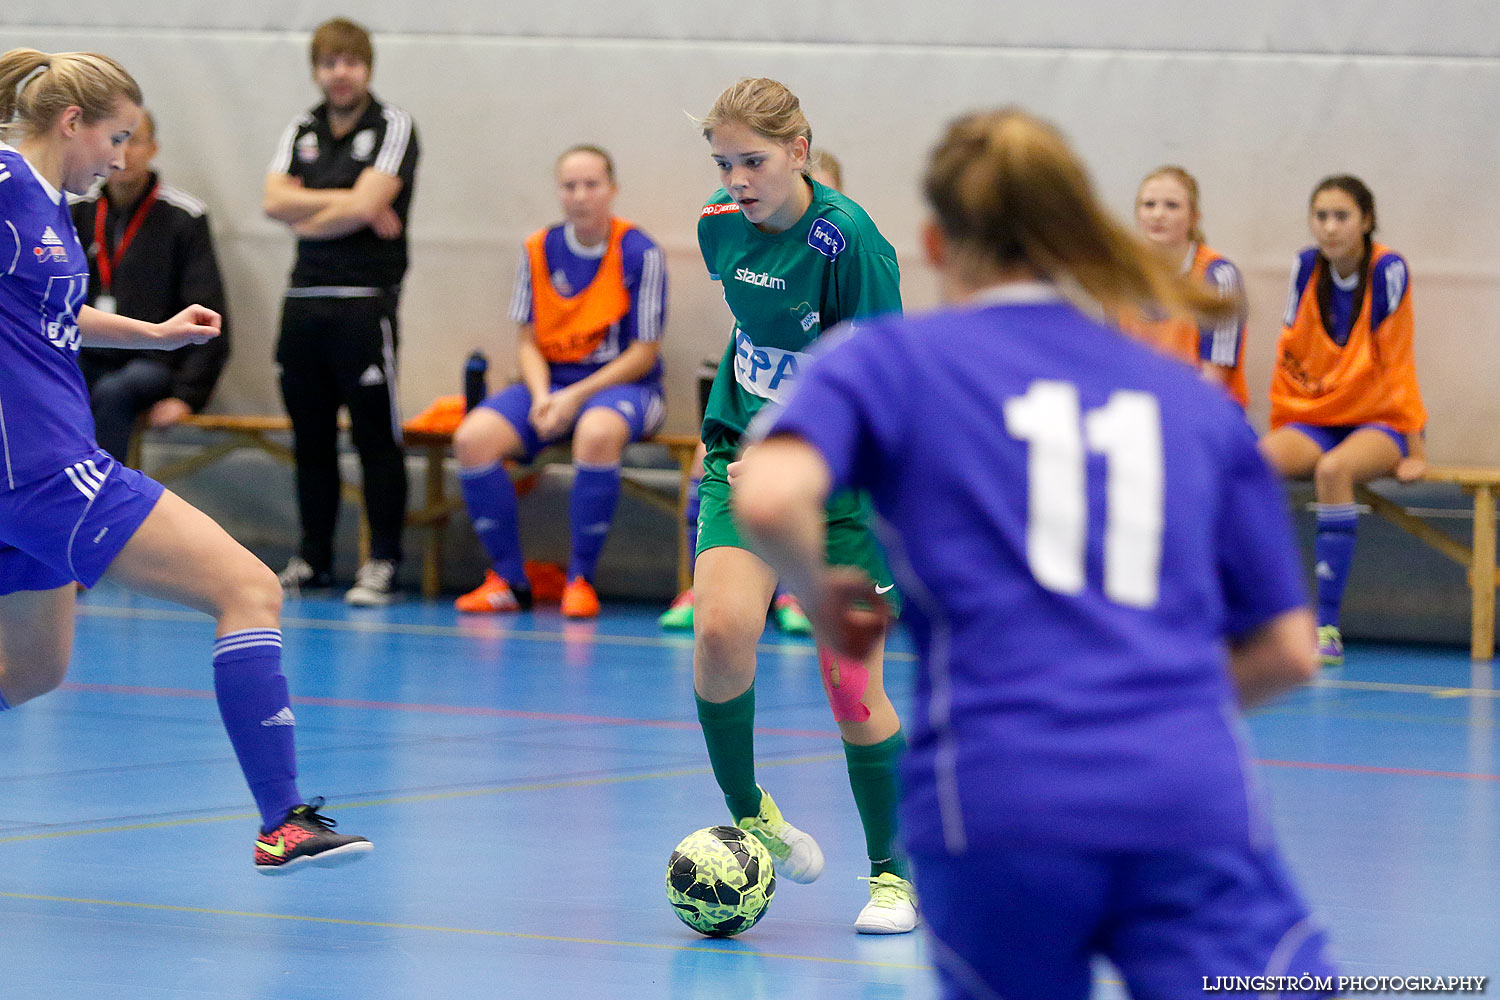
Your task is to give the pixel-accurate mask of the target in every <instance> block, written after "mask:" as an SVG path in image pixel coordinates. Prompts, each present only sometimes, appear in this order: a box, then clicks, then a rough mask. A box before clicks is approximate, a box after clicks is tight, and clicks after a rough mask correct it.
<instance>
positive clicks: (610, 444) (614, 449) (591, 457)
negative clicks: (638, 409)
mask: <svg viewBox="0 0 1500 1000" xmlns="http://www.w3.org/2000/svg"><path fill="white" fill-rule="evenodd" d="M629 440H630V428H629V427H628V426H626V425H625V422H624V421H623V420H621V419H620V418H619V416H618V415H616V414H615V413H614V411H612V410H606V409H593V410H588V411H587V412H585V413H584V415H583V417H582V418H581V419H579V421H578V426H577V428H575V429H574V431H573V458H574V459H575V460H576V461H579V462H584V463H586V464H588V465H618V464H620V456H621V455H622V454H624V452H625V445H626V444H627V443H629Z"/></svg>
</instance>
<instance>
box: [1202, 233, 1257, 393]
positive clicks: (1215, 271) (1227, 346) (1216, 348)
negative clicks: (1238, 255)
mask: <svg viewBox="0 0 1500 1000" xmlns="http://www.w3.org/2000/svg"><path fill="white" fill-rule="evenodd" d="M1203 277H1204V279H1205V280H1206V281H1207V282H1208V285H1209V287H1210V288H1212V289H1213V290H1214V291H1215V292H1217V293H1218V294H1219V297H1220V298H1225V299H1238V298H1242V297H1243V296H1244V294H1245V292H1244V283H1243V282H1242V281H1241V279H1240V269H1239V268H1237V267H1235V266H1234V265H1233V264H1231V263H1230V262H1229V261H1227V260H1225V259H1224V258H1222V257H1220V258H1219V259H1218V260H1216V261H1214V262H1213V263H1212V264H1210V265H1208V269H1207V270H1206V271H1205V272H1204V274H1203ZM1244 337H1245V317H1244V315H1243V314H1242V313H1241V314H1237V315H1234V316H1231V317H1229V318H1227V319H1224V320H1221V321H1220V322H1219V323H1218V324H1217V325H1214V326H1205V327H1201V328H1200V329H1199V350H1198V357H1199V358H1201V359H1202V360H1204V361H1207V362H1208V363H1209V364H1214V365H1221V366H1223V367H1225V368H1233V367H1234V366H1235V365H1237V364H1239V360H1240V343H1241V342H1242V341H1243V340H1244Z"/></svg>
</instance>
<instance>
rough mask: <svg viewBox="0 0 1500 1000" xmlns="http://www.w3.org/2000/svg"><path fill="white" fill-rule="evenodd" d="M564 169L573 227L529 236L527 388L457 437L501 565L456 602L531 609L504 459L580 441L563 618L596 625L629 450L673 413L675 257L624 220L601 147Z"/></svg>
mask: <svg viewBox="0 0 1500 1000" xmlns="http://www.w3.org/2000/svg"><path fill="white" fill-rule="evenodd" d="M556 172H557V199H558V202H559V204H560V205H561V206H562V211H563V221H562V222H561V223H559V224H558V225H555V226H550V227H548V228H546V229H539V230H537V231H536V232H535V233H532V234H531V236H530V237H528V238H527V240H526V245H525V247H524V249H523V251H522V254H521V265H520V267H519V268H518V269H517V273H516V286H515V292H514V294H513V295H512V296H511V307H510V315H511V319H513V320H515V321H516V323H517V324H519V330H518V332H517V338H516V339H517V341H518V346H517V354H518V363H519V367H520V370H521V381H520V383H518V384H516V385H512V386H510V387H508V388H506V389H502V390H501V391H500V392H497V393H495V394H494V395H492V396H490V397H489V398H488V399H486V400H485V401H484V402H483V403H482V404H480V405H479V406H476V407H475V408H474V409H473V410H471V411H470V412H469V414H468V415H467V416H466V417H464V420H463V423H461V424H460V425H459V427H458V431H457V433H455V434H454V436H453V451H454V454H455V455H457V456H458V462H459V466H460V472H459V476H460V482H461V484H462V486H463V494H464V502H465V503H466V504H467V505H468V508H469V516H470V517H471V518H472V519H473V521H474V531H475V533H476V534H478V535H479V539H480V541H481V542H483V543H484V548H485V551H486V552H487V553H489V557H490V561H491V569H490V570H489V572H487V573H486V574H485V578H484V582H483V583H481V584H480V585H479V587H478V589H476V590H474V591H472V592H470V593H467V594H465V595H463V596H462V597H460V598H459V599H458V600H457V601H456V602H455V606H456V607H457V608H458V610H460V611H466V612H472V613H480V614H483V613H493V612H497V611H517V610H524V609H526V608H529V607H530V606H531V600H532V597H531V588H530V585H529V584H528V583H527V581H526V574H525V572H524V563H523V560H522V558H521V533H520V526H519V522H518V519H517V511H516V489H515V487H514V486H513V485H512V484H511V480H510V475H509V473H508V472H507V471H506V468H505V462H506V460H507V459H522V460H529V459H531V458H532V457H534V456H535V455H536V454H537V452H539V451H541V450H542V448H543V447H545V446H546V445H548V444H551V443H552V442H554V441H559V440H562V439H564V438H566V437H568V436H570V435H571V436H572V440H573V468H574V473H575V475H574V479H573V490H572V494H571V499H570V504H569V509H568V518H569V522H570V524H571V528H572V553H571V555H570V557H569V560H568V571H567V578H568V579H567V584H566V585H565V586H564V588H563V595H562V613H563V614H564V615H565V616H567V617H569V618H593V617H595V616H597V615H598V614H599V597H598V595H597V594H596V593H595V591H594V585H593V579H594V568H595V567H596V566H597V565H598V563H599V553H600V552H601V551H602V550H603V548H604V539H605V537H606V535H607V534H608V533H609V527H610V522H611V521H612V520H613V519H614V515H615V505H616V504H617V503H618V502H619V499H620V455H621V453H622V452H623V451H624V450H625V446H626V445H627V444H629V443H630V442H631V441H639V440H641V439H642V438H646V437H650V436H651V435H652V434H655V433H656V432H657V430H659V429H660V428H661V424H662V421H663V419H665V417H666V409H665V406H664V404H663V400H662V389H661V375H662V366H661V337H662V327H663V324H664V323H665V322H666V313H667V269H666V261H665V257H664V255H663V254H662V252H661V249H660V248H659V247H657V245H656V243H655V242H654V241H653V240H652V239H651V238H650V237H649V236H647V235H646V234H645V233H644V232H642V231H641V230H640V228H639V227H637V226H636V225H635V224H634V223H632V222H627V221H625V220H624V219H621V218H617V217H616V216H615V214H614V201H615V195H616V194H618V193H619V186H618V185H617V184H616V183H615V166H614V161H613V160H612V159H611V158H610V156H609V154H608V153H606V152H605V151H604V150H603V149H600V148H599V147H598V146H589V145H580V146H574V147H572V148H571V149H568V150H566V151H564V152H563V154H562V155H561V156H559V157H558V158H557V170H556Z"/></svg>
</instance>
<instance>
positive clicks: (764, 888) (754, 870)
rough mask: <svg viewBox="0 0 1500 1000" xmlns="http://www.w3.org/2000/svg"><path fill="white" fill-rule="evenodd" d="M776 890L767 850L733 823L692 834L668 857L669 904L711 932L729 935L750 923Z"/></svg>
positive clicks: (693, 925) (711, 934) (685, 918)
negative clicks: (732, 824)
mask: <svg viewBox="0 0 1500 1000" xmlns="http://www.w3.org/2000/svg"><path fill="white" fill-rule="evenodd" d="M775 892H776V875H775V873H774V872H773V871H772V869H771V852H770V851H767V850H766V848H765V845H763V844H762V843H761V842H760V841H758V840H756V839H755V836H754V835H753V834H750V833H746V832H745V831H744V830H741V829H740V828H739V827H737V826H711V827H708V828H707V829H705V830H699V831H698V832H696V833H690V834H688V835H687V836H686V837H684V838H683V839H682V843H680V844H678V845H677V848H676V849H675V850H674V851H672V857H671V859H670V860H668V861H667V899H668V900H669V901H670V902H671V904H672V909H673V910H674V911H675V912H676V913H677V916H678V917H679V918H681V920H682V922H683V923H685V924H687V925H688V926H689V927H691V928H692V929H693V930H695V931H697V932H698V933H700V934H707V935H708V936H709V937H733V936H734V935H736V934H738V933H740V932H741V931H746V930H749V929H750V928H751V927H754V926H755V922H756V921H757V920H759V919H760V918H761V917H763V916H764V915H765V912H766V908H767V907H768V906H770V905H771V896H772V895H773V894H774V893H775Z"/></svg>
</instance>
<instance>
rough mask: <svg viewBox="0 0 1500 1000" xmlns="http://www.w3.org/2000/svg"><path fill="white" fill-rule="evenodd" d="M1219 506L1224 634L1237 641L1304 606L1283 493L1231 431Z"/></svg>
mask: <svg viewBox="0 0 1500 1000" xmlns="http://www.w3.org/2000/svg"><path fill="white" fill-rule="evenodd" d="M1226 458H1227V462H1226V472H1225V475H1224V479H1223V486H1222V493H1221V497H1220V506H1219V522H1218V535H1219V538H1218V551H1219V579H1220V581H1221V583H1222V585H1223V589H1224V607H1225V633H1226V634H1227V635H1228V636H1229V637H1230V638H1231V639H1238V638H1241V637H1243V636H1245V635H1248V634H1249V633H1251V632H1253V631H1255V630H1256V629H1257V628H1259V627H1260V626H1262V625H1264V624H1266V623H1267V622H1269V621H1270V620H1271V619H1272V618H1275V617H1276V616H1277V615H1280V614H1283V613H1284V612H1287V611H1291V610H1293V609H1295V608H1299V607H1303V606H1305V605H1306V604H1307V591H1306V586H1305V584H1304V583H1303V579H1302V570H1301V567H1300V565H1299V560H1298V554H1297V545H1296V541H1295V539H1294V538H1293V535H1292V524H1291V516H1290V514H1289V512H1288V510H1287V498H1286V492H1285V490H1284V489H1283V487H1282V485H1281V482H1280V480H1278V479H1277V478H1276V476H1275V475H1274V474H1273V473H1272V472H1271V469H1270V467H1269V466H1268V465H1267V464H1266V462H1265V460H1264V459H1262V458H1261V456H1260V452H1259V451H1258V450H1257V448H1256V446H1255V436H1254V433H1253V432H1252V431H1251V430H1250V428H1249V426H1248V425H1244V426H1240V427H1236V428H1234V432H1233V435H1232V438H1231V441H1230V445H1229V454H1228V455H1227V456H1226Z"/></svg>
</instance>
